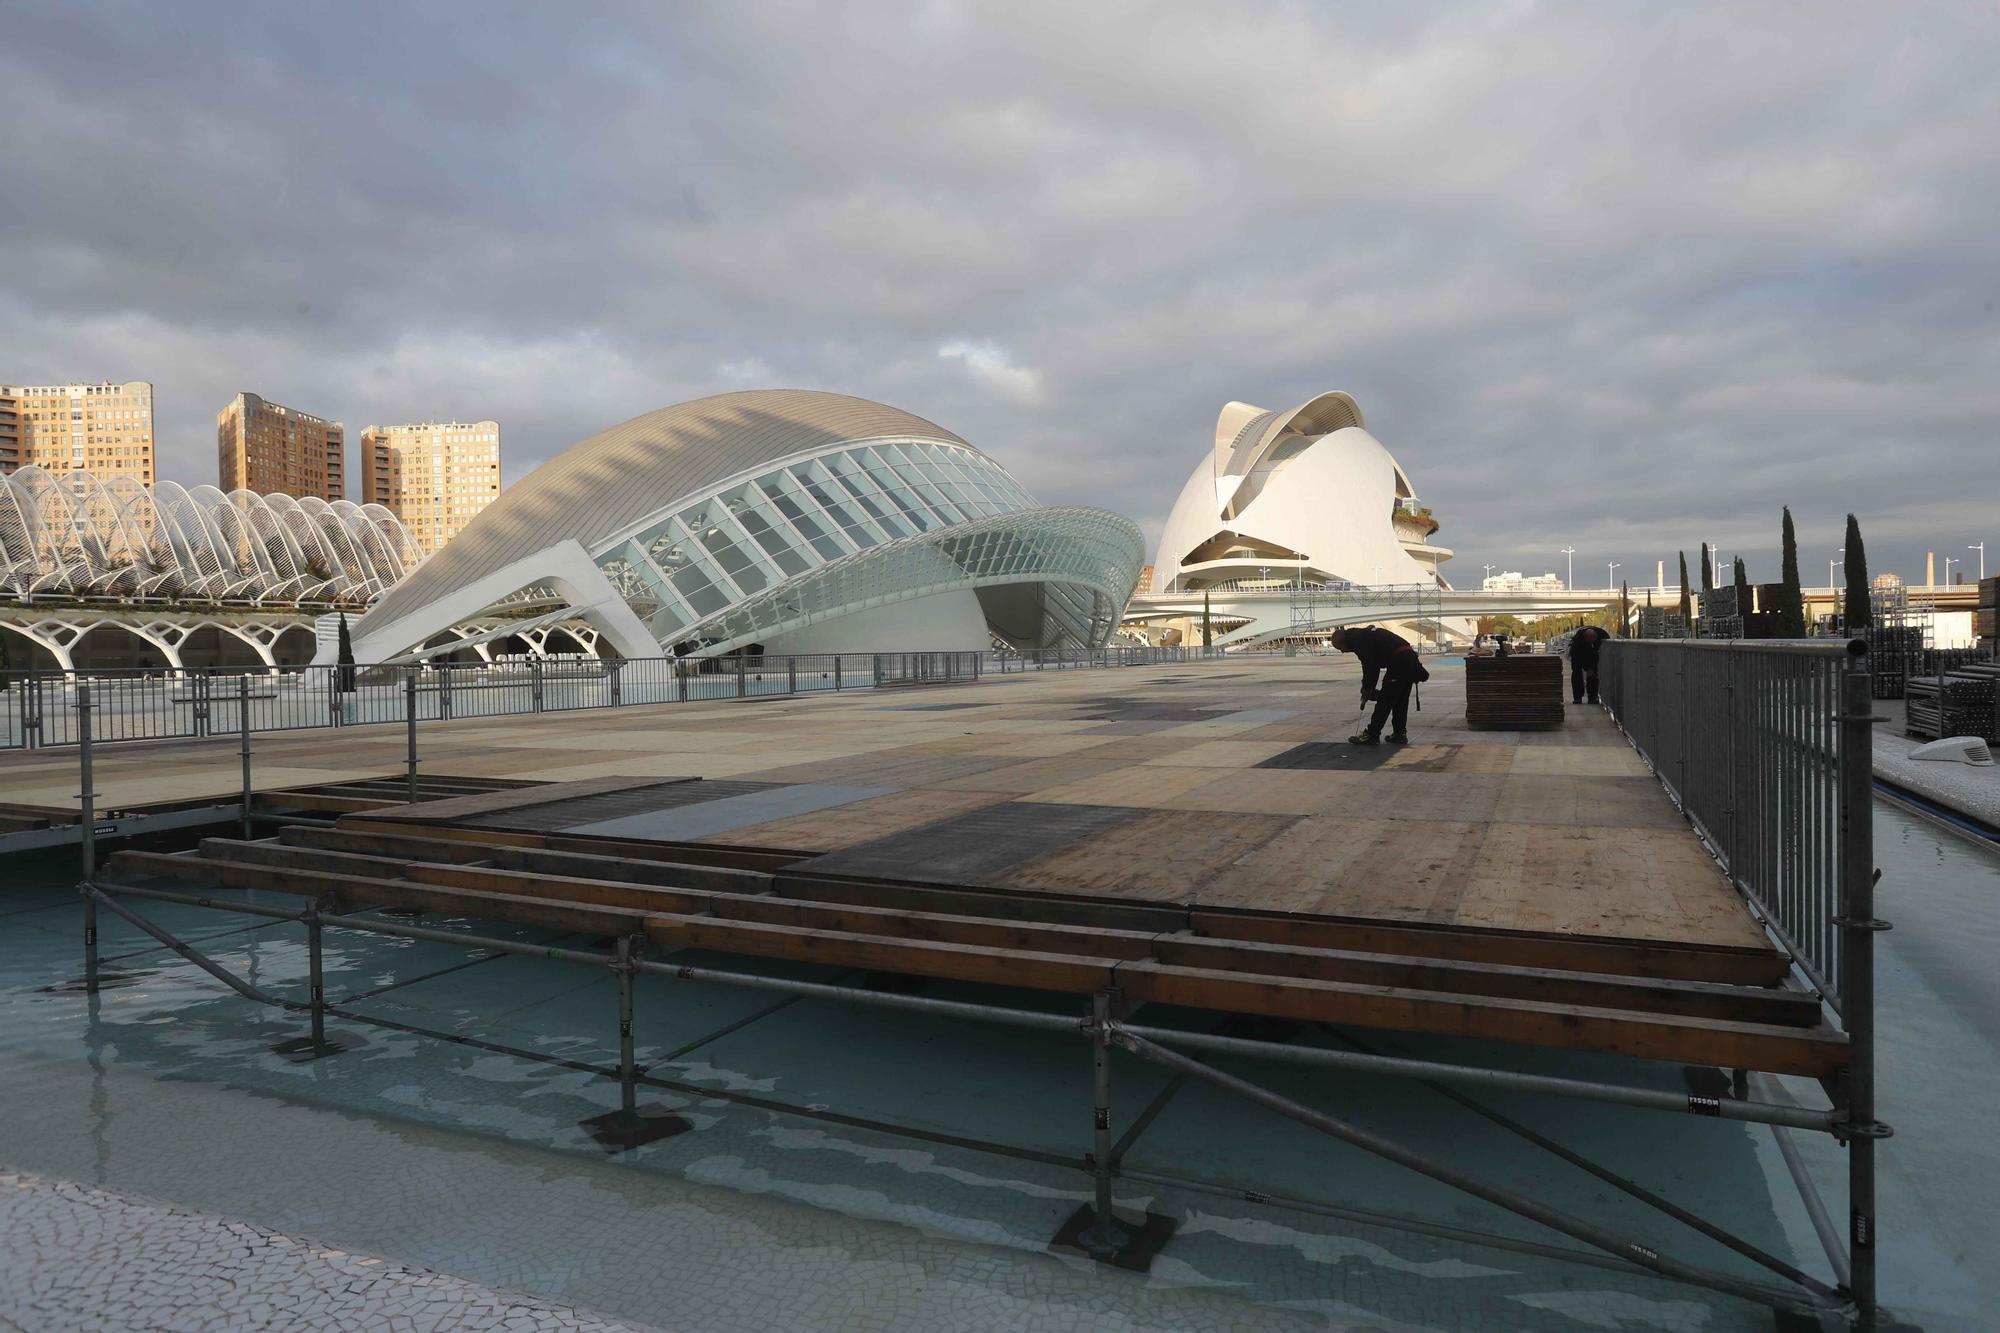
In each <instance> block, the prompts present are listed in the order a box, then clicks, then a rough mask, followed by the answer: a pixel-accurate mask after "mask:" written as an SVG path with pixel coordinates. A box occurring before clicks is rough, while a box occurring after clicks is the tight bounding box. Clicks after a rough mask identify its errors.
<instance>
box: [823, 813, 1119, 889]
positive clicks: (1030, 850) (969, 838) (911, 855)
mask: <svg viewBox="0 0 2000 1333" xmlns="http://www.w3.org/2000/svg"><path fill="white" fill-rule="evenodd" d="M1138 813H1139V812H1138V811H1137V810H1135V809H1132V808H1129V807H1121V806H1103V805H1049V804H1042V803H1038V802H1027V801H1004V802H1000V803H998V804H994V805H988V806H983V807H981V808H980V809H977V810H969V811H967V812H965V813H964V814H960V815H955V816H953V817H951V818H948V819H941V820H937V821H935V822H933V823H929V824H924V825H921V826H919V827H917V828H912V829H908V830H905V831H903V832H901V833H893V834H890V835H889V836H888V837H885V838H877V839H875V840H874V841H872V842H866V843H862V844H860V845H858V846H854V847H849V848H847V849H845V850H844V851H838V852H834V853H832V854H831V855H829V856H825V857H821V858H819V859H818V860H816V861H814V862H813V863H812V868H813V871H814V872H815V873H817V874H828V875H846V876H854V877H860V878H880V879H902V880H913V881H917V882H920V883H927V884H967V885H975V886H988V887H991V886H996V885H998V884H1000V883H1002V882H1003V881H1004V880H1005V878H1006V876H1007V874H1008V873H1009V872H1010V871H1011V870H1013V868H1014V867H1016V866H1018V865H1020V864H1022V863H1023V862H1026V861H1031V860H1033V859H1035V858H1036V857H1039V856H1042V855H1044V854H1046V853H1049V852H1052V851H1059V850H1063V849H1069V848H1075V847H1083V846H1088V845H1091V844H1093V843H1094V842H1096V841H1097V840H1099V839H1101V838H1102V837H1103V836H1104V834H1105V832H1106V830H1108V829H1111V828H1113V827H1115V826H1117V825H1119V824H1122V823H1124V822H1125V821H1127V820H1129V819H1132V818H1134V817H1135V816H1136V815H1138Z"/></svg>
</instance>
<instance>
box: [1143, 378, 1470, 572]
mask: <svg viewBox="0 0 2000 1333" xmlns="http://www.w3.org/2000/svg"><path fill="white" fill-rule="evenodd" d="M1413 495H1414V492H1413V490H1412V489H1411V486H1410V482H1409V478H1408V477H1407V476H1406V475H1405V474H1404V472H1403V470H1402V468H1401V467H1400V466H1399V465H1398V464H1397V462H1396V460H1395V459H1394V458H1393V457H1391V456H1390V454H1389V451H1388V450H1387V449H1385V448H1383V447H1382V444H1381V442H1380V441H1378V440H1377V439H1376V438H1375V437H1374V436H1373V435H1370V434H1369V433H1368V430H1367V428H1366V426H1365V425H1364V423H1363V418H1362V415H1361V409H1360V407H1359V405H1357V404H1356V403H1355V401H1354V399H1353V398H1351V397H1350V396H1348V395H1347V394H1345V393H1326V394H1321V395H1319V396H1318V397H1317V398H1314V399H1312V400H1311V401H1310V402H1307V403H1304V404H1302V405H1301V406H1299V407H1296V408H1293V409H1292V410H1290V411H1288V412H1271V411H1266V410H1264V409H1262V408H1258V407H1253V406H1251V405H1250V404H1248V403H1230V404H1229V405H1228V406H1226V407H1224V408H1223V409H1222V413H1221V415H1220V417H1219V418H1218V419H1217V421H1216V431H1215V446H1214V448H1213V449H1212V450H1211V451H1210V452H1209V453H1208V454H1207V456H1205V457H1204V458H1203V459H1202V460H1201V462H1200V463H1198V464H1196V465H1195V469H1194V471H1193V473H1192V474H1191V475H1190V476H1189V477H1188V480H1187V484H1186V485H1185V486H1183V487H1182V488H1181V494H1180V498H1179V499H1178V500H1176V501H1175V502H1174V507H1173V509H1172V511H1171V512H1170V513H1169V514H1168V516H1167V524H1166V527H1165V529H1164V530H1163V531H1162V533H1161V537H1160V551H1159V558H1158V559H1157V560H1156V561H1155V562H1154V563H1155V568H1156V570H1157V571H1158V572H1157V573H1156V575H1155V578H1156V580H1157V582H1156V585H1155V586H1156V587H1158V588H1160V589H1167V588H1171V587H1174V586H1176V585H1175V584H1174V583H1173V582H1172V581H1173V580H1175V579H1179V580H1181V583H1180V585H1179V586H1182V587H1186V586H1192V585H1193V584H1196V583H1204V582H1205V583H1221V582H1225V581H1228V580H1232V579H1235V580H1242V579H1256V578H1257V577H1258V574H1259V569H1260V563H1259V562H1260V560H1262V561H1269V562H1278V563H1280V564H1281V565H1282V567H1283V569H1284V571H1285V574H1284V575H1282V576H1281V577H1288V576H1289V574H1290V571H1291V570H1292V568H1293V567H1294V565H1295V564H1296V563H1297V562H1301V561H1302V562H1303V563H1304V564H1305V566H1306V567H1307V568H1308V569H1309V570H1310V571H1312V572H1313V573H1315V574H1317V575H1322V576H1324V577H1325V578H1326V579H1330V580H1341V581H1346V582H1350V583H1357V584H1374V585H1379V584H1399V583H1428V582H1431V581H1433V580H1434V578H1435V575H1434V574H1433V573H1432V571H1431V569H1430V568H1429V567H1427V566H1426V565H1425V564H1423V563H1422V562H1420V561H1418V560H1417V559H1415V558H1414V557H1413V556H1412V555H1411V554H1410V553H1409V551H1408V550H1407V549H1406V548H1405V545H1404V542H1403V540H1402V539H1401V538H1399V537H1398V536H1397V534H1396V530H1395V526H1394V518H1393V515H1394V512H1395V509H1396V506H1397V503H1398V502H1399V501H1402V500H1408V499H1411V498H1412V497H1413Z"/></svg>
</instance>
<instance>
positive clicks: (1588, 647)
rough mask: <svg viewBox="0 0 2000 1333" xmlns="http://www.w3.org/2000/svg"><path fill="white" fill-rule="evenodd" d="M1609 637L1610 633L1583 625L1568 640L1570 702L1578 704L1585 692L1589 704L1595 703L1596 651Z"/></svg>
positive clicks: (1593, 626) (1592, 626)
mask: <svg viewBox="0 0 2000 1333" xmlns="http://www.w3.org/2000/svg"><path fill="white" fill-rule="evenodd" d="M1610 637H1611V631H1610V630H1605V629H1599V628H1598V627H1597V626H1595V625H1585V626H1584V627H1583V628H1582V629H1580V630H1578V631H1577V632H1576V633H1574V634H1572V635H1570V639H1569V693H1570V702H1571V703H1577V704H1580V703H1582V702H1583V697H1584V694H1585V693H1586V692H1588V693H1589V695H1590V702H1592V703H1596V702H1597V651H1598V649H1599V648H1600V647H1602V646H1603V644H1604V641H1605V640H1606V639H1608V638H1610Z"/></svg>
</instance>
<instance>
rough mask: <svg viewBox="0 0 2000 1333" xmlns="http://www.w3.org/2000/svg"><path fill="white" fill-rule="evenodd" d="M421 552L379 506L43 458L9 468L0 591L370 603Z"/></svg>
mask: <svg viewBox="0 0 2000 1333" xmlns="http://www.w3.org/2000/svg"><path fill="white" fill-rule="evenodd" d="M421 559H422V556H421V554H420V553H419V552H418V550H417V547H416V543H415V542H414V541H413V540H412V539H411V537H410V535H409V533H408V532H406V531H405V530H404V528H403V525H402V524H401V523H400V522H398V521H397V519H396V517H395V515H393V514H391V513H390V512H389V511H388V510H387V509H384V508H383V507H382V506H380V505H375V504H367V505H357V504H355V503H353V502H352V501H350V500H334V501H331V502H328V501H326V500H323V499H321V498H319V497H318V496H307V497H306V498H304V499H303V500H295V499H293V498H292V497H291V496H289V495H258V494H256V493H254V492H251V491H241V490H239V491H231V492H230V493H229V494H227V495H224V494H223V493H222V492H221V491H219V490H217V489H216V488H215V487H213V486H196V487H194V488H192V489H189V488H187V487H184V486H182V485H180V484H179V483H178V482H171V481H163V482H160V483H159V484H157V485H154V486H146V485H143V484H141V483H139V482H137V481H135V480H133V479H131V478H129V477H114V478H112V479H111V480H109V481H100V480H99V479H98V478H97V477H95V476H94V475H92V474H91V473H89V472H65V473H61V474H56V473H52V472H49V471H47V470H45V469H43V468H40V467H35V466H29V467H24V468H21V469H20V470H18V471H16V472H14V473H11V474H8V475H4V476H0V596H6V595H12V596H14V597H18V598H21V599H23V600H32V599H34V598H35V597H37V596H50V595H56V596H61V595H68V596H77V597H123V598H161V599H171V600H176V601H187V600H193V601H211V602H247V603H251V604H255V605H276V606H281V605H285V604H287V603H298V602H321V603H326V604H329V605H344V606H352V607H365V606H367V605H368V604H369V603H371V602H373V601H374V600H375V598H377V597H379V596H380V595H381V594H382V593H383V592H384V591H386V590H387V589H388V588H389V587H391V586H392V585H393V584H395V583H396V582H398V581H399V580H401V579H402V578H403V576H404V575H405V574H407V573H409V572H410V571H411V570H412V569H414V568H415V567H416V566H417V565H418V563H420V562H421Z"/></svg>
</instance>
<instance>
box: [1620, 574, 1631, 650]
mask: <svg viewBox="0 0 2000 1333" xmlns="http://www.w3.org/2000/svg"><path fill="white" fill-rule="evenodd" d="M1631 634H1632V585H1631V584H1630V583H1621V584H1619V585H1618V637H1619V638H1621V639H1624V638H1630V637H1631Z"/></svg>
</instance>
